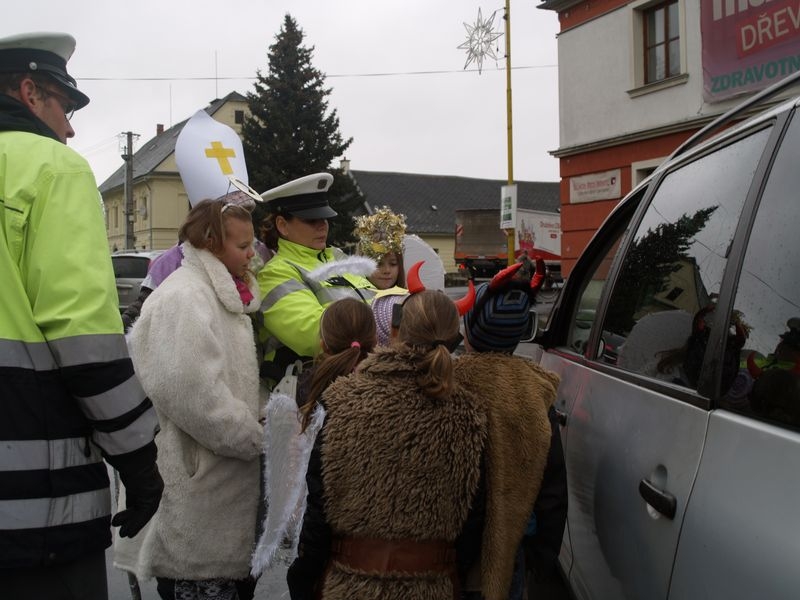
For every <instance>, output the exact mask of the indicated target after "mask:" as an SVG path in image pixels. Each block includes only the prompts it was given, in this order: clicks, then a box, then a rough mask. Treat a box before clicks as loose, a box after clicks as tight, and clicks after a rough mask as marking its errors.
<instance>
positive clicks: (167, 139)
mask: <svg viewBox="0 0 800 600" xmlns="http://www.w3.org/2000/svg"><path fill="white" fill-rule="evenodd" d="M206 112H208V114H209V115H211V117H213V118H214V119H215V120H217V121H219V122H220V123H224V124H225V125H228V126H229V127H231V128H233V129H234V131H236V132H237V133H238V134H239V135H241V131H242V123H243V122H244V117H245V115H246V114H247V99H246V98H245V97H244V96H243V95H241V94H239V93H238V92H231V93H230V94H228V95H227V96H225V97H224V98H222V99H219V100H214V101H213V102H211V104H209V105H208V107H206ZM185 124H186V121H182V122H180V123H178V124H176V125H174V126H172V127H170V128H169V129H166V130H164V129H163V127H162V126H158V127H157V128H156V135H155V137H153V138H151V139H149V140H147V141H146V142H145V143H144V144H142V145H141V147H140V148H139V150H138V151H137V152H135V153H134V154H133V159H132V160H133V178H132V181H133V184H132V206H131V210H129V211H127V210H126V204H127V198H126V187H125V186H126V168H127V164H123V165H122V166H121V167H120V168H119V169H117V170H116V171H115V172H114V173H113V174H112V175H111V176H110V177H109V178H108V179H106V181H104V182H103V183H102V184H101V185H100V193H101V195H102V197H103V203H104V205H105V209H106V235H107V237H108V247H109V249H110V250H111V251H112V252H115V251H117V250H126V249H135V250H162V249H164V248H169V247H170V246H173V245H174V244H175V242H177V240H178V229H179V228H180V226H181V224H182V223H183V220H184V219H185V218H186V214H187V213H188V212H189V208H190V206H189V199H188V197H187V195H186V190H185V189H184V187H183V183H182V182H181V178H180V174H179V173H178V167H177V165H176V164H175V142H176V141H177V139H178V134H180V132H181V130H182V129H183V126H184V125H185ZM126 220H130V221H132V222H133V239H131V240H128V241H127V243H126V223H127V221H126Z"/></svg>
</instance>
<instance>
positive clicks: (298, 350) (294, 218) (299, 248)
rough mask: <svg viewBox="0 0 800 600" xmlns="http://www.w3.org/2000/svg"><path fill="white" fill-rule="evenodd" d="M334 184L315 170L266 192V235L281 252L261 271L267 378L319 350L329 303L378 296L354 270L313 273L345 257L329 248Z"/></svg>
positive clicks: (262, 340)
mask: <svg viewBox="0 0 800 600" xmlns="http://www.w3.org/2000/svg"><path fill="white" fill-rule="evenodd" d="M332 182H333V176H332V175H330V174H329V173H316V174H314V175H307V176H305V177H301V178H299V179H295V180H294V181H290V182H289V183H287V184H284V185H281V186H279V187H277V188H273V189H271V190H268V191H266V192H264V193H263V194H261V197H262V198H263V199H264V200H265V201H266V203H267V208H268V210H269V215H268V216H267V217H266V219H265V220H264V222H263V223H262V229H261V233H262V239H263V241H264V243H266V245H267V246H268V247H270V248H271V249H274V250H275V251H276V254H275V256H274V257H273V258H272V260H270V261H269V262H268V263H267V265H266V266H265V267H264V268H263V269H262V270H261V271H260V272H259V274H258V284H259V287H260V289H261V297H262V299H263V300H262V302H261V315H262V317H263V326H260V327H259V332H258V339H259V343H260V345H261V347H262V350H263V352H264V363H263V365H262V369H261V375H262V377H264V378H266V379H268V380H272V381H278V380H280V379H281V377H282V376H283V372H284V369H285V368H286V366H287V365H289V364H291V363H292V362H294V361H295V360H296V359H297V358H310V357H313V356H315V355H316V354H318V353H319V352H320V343H319V322H320V319H321V317H322V312H323V310H324V309H325V307H326V306H328V305H329V304H331V303H332V302H334V301H335V300H339V299H341V298H357V299H360V300H363V301H364V302H367V303H369V302H371V301H372V298H373V296H374V294H375V290H374V288H373V286H372V284H371V283H370V282H369V280H368V279H367V278H366V277H364V276H363V275H354V274H352V273H353V270H352V269H351V270H349V272H346V271H340V272H332V273H331V276H330V277H327V278H325V279H322V280H318V279H319V278H318V277H315V276H313V273H314V272H315V271H319V269H320V268H321V267H323V266H324V265H326V264H332V263H337V262H341V261H343V260H344V259H345V255H344V253H343V252H342V251H341V250H339V249H337V248H332V247H329V246H328V219H330V218H332V217H335V216H336V214H337V213H336V211H334V210H333V209H332V208H331V207H330V205H329V204H328V194H327V191H328V188H329V187H330V185H331V183H332ZM372 264H373V267H372V268H373V269H374V263H372ZM323 270H324V269H323ZM369 272H371V271H367V273H369Z"/></svg>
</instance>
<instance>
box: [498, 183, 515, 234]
mask: <svg viewBox="0 0 800 600" xmlns="http://www.w3.org/2000/svg"><path fill="white" fill-rule="evenodd" d="M516 227H517V186H516V185H504V186H503V187H502V188H500V229H516Z"/></svg>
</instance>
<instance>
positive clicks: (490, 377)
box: [455, 352, 559, 600]
mask: <svg viewBox="0 0 800 600" xmlns="http://www.w3.org/2000/svg"><path fill="white" fill-rule="evenodd" d="M455 364H456V380H457V381H458V382H459V383H460V384H461V385H462V386H463V387H465V388H467V389H469V390H475V391H477V392H478V396H479V398H480V399H481V401H482V403H483V407H484V409H485V410H486V414H487V415H488V419H489V424H488V425H489V432H488V439H487V442H486V520H485V522H484V528H483V543H482V547H481V564H480V577H478V573H477V572H476V573H475V574H474V575H475V577H474V580H479V581H480V583H479V584H477V581H476V582H475V584H474V586H471V585H469V584H470V583H473V581H472V580H471V581H469V582H468V584H467V586H466V587H467V589H480V590H481V592H482V593H483V596H484V598H486V600H505V599H506V598H507V597H508V587H509V585H510V583H511V575H512V572H513V570H514V554H515V553H516V550H517V546H519V543H520V541H521V540H522V536H523V534H524V532H525V527H526V525H527V523H528V520H529V518H530V515H531V512H533V504H534V502H535V501H536V497H537V496H538V494H539V489H540V488H541V483H542V476H543V475H544V468H545V463H546V462H547V453H548V450H549V448H550V433H551V430H550V422H549V420H548V418H547V411H548V409H549V408H550V406H551V405H552V404H553V402H555V399H556V390H557V388H558V383H559V379H558V376H557V375H556V374H555V373H551V372H550V371H546V370H545V369H543V368H541V367H540V366H539V365H537V364H536V363H534V362H532V361H530V360H527V359H524V358H521V357H519V356H512V355H510V354H500V353H496V352H490V353H468V354H464V355H462V356H461V357H459V358H458V359H457V360H456V363H455ZM476 571H477V569H476ZM471 579H473V578H471Z"/></svg>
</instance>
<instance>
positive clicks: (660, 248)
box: [604, 206, 719, 335]
mask: <svg viewBox="0 0 800 600" xmlns="http://www.w3.org/2000/svg"><path fill="white" fill-rule="evenodd" d="M717 208H719V207H718V206H709V207H708V208H701V209H699V210H698V211H696V212H695V213H694V214H692V215H687V214H684V215H681V217H680V218H678V219H677V220H676V221H674V222H667V223H659V224H658V225H657V226H656V227H655V229H653V228H650V229H648V230H647V231H646V232H645V233H644V234H642V235H639V236H637V238H636V239H635V240H634V241H633V243H632V244H631V247H630V248H629V249H628V252H627V255H626V258H625V263H624V264H623V265H622V269H620V273H619V277H618V279H617V284H616V285H615V286H614V295H613V296H612V298H611V301H610V302H609V310H608V315H607V317H606V324H605V326H604V327H605V328H606V329H608V330H609V331H613V332H614V333H618V334H621V335H628V333H629V332H630V330H631V328H632V327H633V325H634V324H635V319H634V312H635V310H636V307H641V306H643V305H644V304H645V302H646V300H647V299H652V298H653V297H654V296H655V295H656V294H659V293H660V292H663V291H664V290H665V289H667V285H668V283H669V278H670V275H672V273H675V272H676V271H678V270H679V269H680V268H681V263H682V262H690V263H694V258H693V257H692V256H691V254H690V252H689V250H690V248H691V245H692V242H693V241H694V237H695V235H697V232H699V231H700V230H702V229H703V228H704V227H705V225H706V223H707V222H708V219H709V218H711V215H712V214H713V213H714V211H715V210H717Z"/></svg>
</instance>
